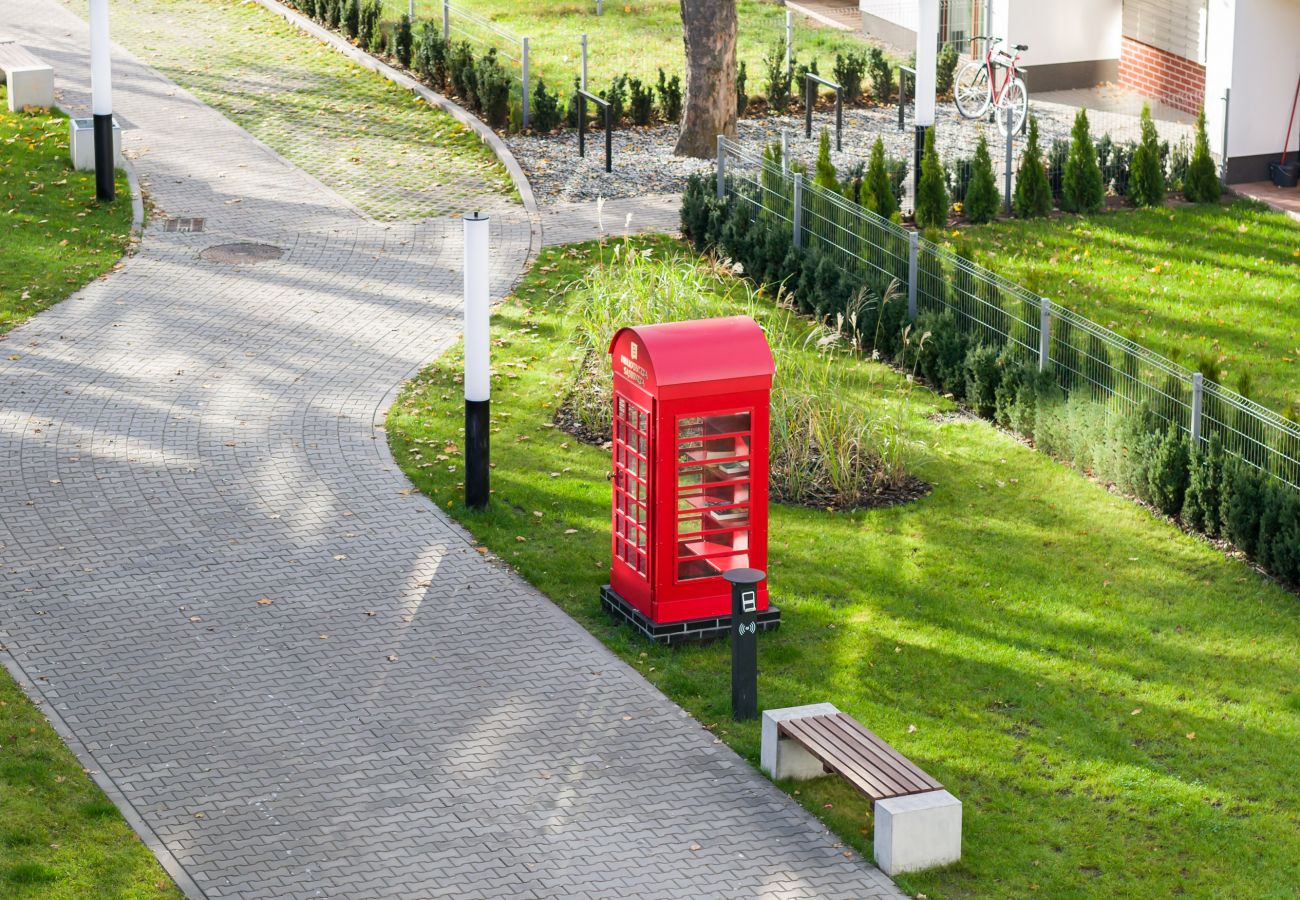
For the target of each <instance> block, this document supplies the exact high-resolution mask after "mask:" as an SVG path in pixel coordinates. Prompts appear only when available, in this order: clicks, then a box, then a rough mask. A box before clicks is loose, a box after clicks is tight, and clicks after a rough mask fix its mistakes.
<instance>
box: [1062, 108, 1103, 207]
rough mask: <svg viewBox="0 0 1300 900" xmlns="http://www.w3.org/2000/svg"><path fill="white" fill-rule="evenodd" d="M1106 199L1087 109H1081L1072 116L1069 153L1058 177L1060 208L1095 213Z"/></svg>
mask: <svg viewBox="0 0 1300 900" xmlns="http://www.w3.org/2000/svg"><path fill="white" fill-rule="evenodd" d="M1105 199H1106V189H1105V186H1104V185H1103V184H1102V181H1101V166H1099V165H1098V164H1097V148H1096V146H1094V145H1093V143H1092V135H1091V134H1089V132H1088V111H1087V110H1086V109H1080V110H1079V112H1078V114H1077V115H1075V117H1074V130H1073V132H1072V133H1071V135H1070V153H1069V156H1068V157H1067V158H1066V160H1065V172H1064V173H1063V174H1062V176H1061V209H1063V210H1065V211H1066V212H1072V213H1095V212H1097V211H1098V210H1100V209H1101V205H1102V203H1103V202H1104V201H1105Z"/></svg>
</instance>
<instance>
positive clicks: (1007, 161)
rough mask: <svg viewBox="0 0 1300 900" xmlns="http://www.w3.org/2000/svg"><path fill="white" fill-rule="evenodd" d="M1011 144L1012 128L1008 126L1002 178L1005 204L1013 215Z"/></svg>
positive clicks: (1008, 212) (1008, 211)
mask: <svg viewBox="0 0 1300 900" xmlns="http://www.w3.org/2000/svg"><path fill="white" fill-rule="evenodd" d="M1011 144H1012V136H1011V129H1010V128H1008V129H1007V151H1006V157H1005V158H1004V159H1003V161H1002V164H1003V165H1004V166H1005V167H1006V172H1005V173H1003V176H1002V178H1003V183H1004V187H1003V193H1004V194H1005V195H1006V199H1005V205H1006V210H1007V215H1011V165H1012V161H1011Z"/></svg>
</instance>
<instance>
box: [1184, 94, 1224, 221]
mask: <svg viewBox="0 0 1300 900" xmlns="http://www.w3.org/2000/svg"><path fill="white" fill-rule="evenodd" d="M1222 191H1223V186H1222V185H1221V184H1219V176H1218V173H1217V172H1215V169H1214V160H1213V159H1212V158H1211V157H1210V138H1209V135H1207V134H1206V133H1205V108H1204V107H1202V108H1201V112H1200V114H1199V115H1198V116H1197V117H1196V144H1195V147H1194V149H1193V150H1192V158H1191V161H1190V162H1188V164H1187V177H1186V178H1185V179H1183V196H1184V197H1186V198H1187V199H1188V200H1190V201H1192V202H1193V203H1218V202H1219V195H1220V194H1221V193H1222Z"/></svg>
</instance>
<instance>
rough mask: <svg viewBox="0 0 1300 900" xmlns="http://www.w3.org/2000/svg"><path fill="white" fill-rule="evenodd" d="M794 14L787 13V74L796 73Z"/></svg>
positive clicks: (787, 11)
mask: <svg viewBox="0 0 1300 900" xmlns="http://www.w3.org/2000/svg"><path fill="white" fill-rule="evenodd" d="M793 47H794V14H793V13H791V12H790V11H789V10H786V11H785V74H787V75H789V74H790V73H791V72H793V71H794V50H793V49H792V48H793Z"/></svg>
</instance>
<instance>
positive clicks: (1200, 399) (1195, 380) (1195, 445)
mask: <svg viewBox="0 0 1300 900" xmlns="http://www.w3.org/2000/svg"><path fill="white" fill-rule="evenodd" d="M1204 401H1205V376H1204V375H1202V374H1201V373H1200V372H1193V373H1192V427H1191V432H1192V449H1193V450H1196V449H1199V448H1200V446H1201V406H1202V404H1203V403H1204Z"/></svg>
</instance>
